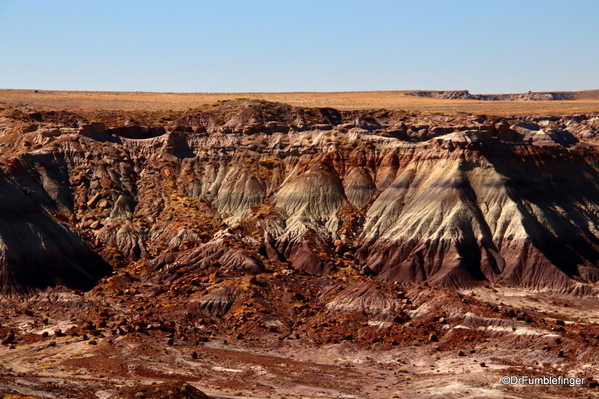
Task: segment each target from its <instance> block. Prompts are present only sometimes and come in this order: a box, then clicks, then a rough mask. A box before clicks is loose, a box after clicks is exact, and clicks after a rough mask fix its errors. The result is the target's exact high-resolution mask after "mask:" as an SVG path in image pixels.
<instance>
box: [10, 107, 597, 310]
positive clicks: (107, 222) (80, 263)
mask: <svg viewBox="0 0 599 399" xmlns="http://www.w3.org/2000/svg"><path fill="white" fill-rule="evenodd" d="M2 115H3V116H2V118H1V119H0V148H2V158H1V159H0V162H1V165H2V171H1V173H0V185H1V186H2V189H1V190H0V196H1V197H2V198H1V201H0V206H1V207H2V208H1V209H2V212H1V213H0V218H1V221H0V242H1V243H2V244H1V245H0V262H1V263H0V265H1V270H2V274H1V275H2V280H1V283H2V291H3V292H4V293H8V294H11V293H19V292H32V291H35V290H38V289H40V288H44V287H48V286H55V285H65V286H67V287H71V288H80V289H87V288H90V287H91V286H92V284H93V282H94V281H96V280H98V279H99V278H101V277H102V276H104V275H106V274H108V273H110V269H111V268H112V269H119V268H124V267H126V268H131V269H132V270H133V269H135V268H137V269H140V270H141V269H143V270H145V271H146V272H145V273H147V274H148V276H149V277H148V278H150V279H151V280H152V281H154V282H155V283H156V284H162V283H163V282H165V281H173V280H176V279H177V278H179V277H180V276H184V275H186V274H188V273H193V272H194V270H195V271H200V270H201V271H209V272H218V273H220V274H221V275H224V276H232V277H234V276H242V275H246V274H256V273H265V272H266V273H270V272H273V271H277V270H282V269H283V268H287V267H289V268H291V269H292V270H293V269H295V270H298V271H301V272H304V273H308V274H310V275H316V276H318V275H331V274H334V273H336V272H337V271H339V270H346V271H348V270H353V271H354V272H355V273H356V274H359V275H362V276H364V277H367V278H371V279H374V280H379V281H383V282H397V283H417V282H428V283H430V284H434V285H439V286H442V287H446V288H464V287H473V286H477V285H488V284H498V285H509V286H519V287H525V288H529V289H536V290H550V291H556V292H560V293H576V294H596V293H597V289H596V286H595V283H596V282H597V280H598V279H599V231H598V230H597V223H598V217H599V183H598V182H599V180H598V179H597V176H598V173H599V171H598V169H599V164H598V162H597V161H598V159H599V158H598V156H597V154H598V153H597V151H596V149H595V136H596V134H597V132H598V130H599V116H597V115H566V116H562V117H527V118H516V117H514V118H494V117H488V116H484V115H478V116H475V115H462V116H443V115H422V114H413V113H407V112H402V111H386V110H373V111H371V112H364V111H337V110H335V109H329V108H311V109H308V108H297V107H292V106H288V105H285V104H279V103H269V102H265V101H258V100H243V99H240V100H236V101H222V102H219V103H216V104H213V105H207V106H204V107H201V108H197V109H190V110H187V111H185V112H179V113H175V112H172V113H168V114H165V113H163V112H162V113H161V112H155V113H149V112H141V111H140V112H116V111H115V112H97V113H89V112H88V113H79V114H77V113H69V112H50V111H48V112H44V111H39V112H33V111H32V112H29V113H28V112H23V111H16V110H11V109H5V110H3V111H2ZM227 292H228V293H227V294H226V295H225V297H228V298H233V297H235V290H232V291H230V292H229V291H227ZM219 298H220V297H219ZM219 301H220V299H219ZM219 301H217V302H210V301H209V300H208V299H207V300H205V302H201V305H200V306H205V307H208V308H210V309H211V312H217V313H218V312H222V311H226V310H223V309H224V308H226V307H227V306H229V305H226V303H221V302H219Z"/></svg>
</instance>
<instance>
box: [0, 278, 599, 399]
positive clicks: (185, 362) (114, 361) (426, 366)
mask: <svg viewBox="0 0 599 399" xmlns="http://www.w3.org/2000/svg"><path fill="white" fill-rule="evenodd" d="M423 293H426V289H425V291H423ZM429 294H430V293H429ZM423 295H424V294H423ZM427 295H428V294H427ZM459 295H460V297H462V298H463V301H464V302H462V303H463V304H467V307H468V306H469V307H470V309H472V311H473V312H476V314H475V313H471V312H465V313H456V312H455V311H452V312H450V314H452V315H453V316H449V318H448V320H449V321H443V320H438V324H439V326H438V327H442V329H443V330H444V332H442V333H440V334H439V339H438V340H437V339H433V340H428V341H422V340H420V341H419V342H416V341H414V343H413V344H412V345H390V344H387V343H385V342H382V341H381V342H376V340H374V341H373V342H371V343H370V344H366V345H356V344H355V342H351V341H341V342H336V343H331V344H322V345H320V344H314V343H312V342H311V340H309V339H294V338H293V337H289V336H288V337H283V336H281V335H280V334H276V333H272V332H268V331H266V332H264V333H261V334H258V335H254V336H253V338H252V339H239V338H235V337H231V336H227V335H226V334H225V335H218V336H214V337H213V338H211V339H210V340H208V341H207V342H199V341H194V340H187V339H175V340H174V342H173V343H172V344H171V345H167V344H165V342H164V337H162V336H161V335H160V333H158V332H157V333H153V332H145V333H144V332H141V333H137V332H133V333H128V334H125V335H122V334H119V333H115V332H114V331H111V330H110V329H109V328H99V329H98V330H96V331H95V332H94V333H93V335H92V334H90V336H87V335H83V334H77V333H67V334H64V332H65V331H68V328H69V326H72V325H73V326H74V325H75V324H76V323H75V322H74V321H73V320H74V319H76V318H75V317H72V316H71V317H70V318H69V317H68V316H69V314H77V312H76V311H73V310H72V311H70V312H67V313H65V312H64V311H54V310H52V309H48V308H47V307H44V308H42V307H35V304H34V303H33V302H32V303H30V304H29V305H28V306H27V307H28V308H29V309H40V310H39V311H37V310H36V311H35V313H34V314H33V316H30V315H29V314H23V312H20V313H19V311H17V310H12V309H11V307H10V306H9V304H8V303H5V304H4V309H5V310H4V319H3V322H2V326H3V327H4V328H6V327H9V326H10V327H11V328H12V331H18V330H20V331H23V332H24V331H27V333H26V334H23V335H17V338H15V339H14V340H13V342H11V343H8V344H5V345H1V346H0V363H1V364H0V395H2V394H4V395H9V394H11V395H22V396H27V395H28V396H31V397H34V398H104V399H107V398H109V397H110V395H111V394H113V393H114V391H115V390H116V389H118V388H120V387H127V386H129V387H130V386H146V387H152V384H156V383H162V382H171V381H185V382H187V383H188V384H191V385H192V386H195V387H196V388H198V389H200V390H201V391H203V392H205V393H206V394H208V395H211V396H213V397H215V398H237V397H240V398H305V399H308V398H345V399H350V398H403V397H410V398H570V397H585V398H596V397H599V392H598V390H597V388H595V387H594V386H593V379H594V378H597V366H598V365H599V359H598V358H597V356H596V348H597V342H596V341H597V337H598V336H597V335H596V334H595V333H594V331H593V330H594V329H595V323H596V318H597V316H598V315H599V307H598V305H597V304H596V302H595V301H593V300H591V299H584V298H573V297H571V296H565V295H556V294H549V293H531V292H529V291H521V290H517V289H512V288H501V287H500V288H478V289H475V290H467V291H462V292H461V293H459ZM67 296H69V295H66V294H65V296H64V298H63V300H66V299H68V298H67ZM73 298H75V297H74V296H73ZM38 300H39V298H38ZM72 302H74V303H76V305H74V307H73V308H75V309H76V308H82V309H83V308H85V307H86V306H92V305H93V302H94V299H93V298H92V297H89V298H87V295H84V296H83V297H77V299H73V301H72ZM415 302H416V303H417V302H418V300H417V298H415ZM430 304H431V302H430V301H426V302H423V304H421V305H420V306H415V307H414V310H413V312H412V316H413V319H412V321H411V322H410V323H407V324H406V325H404V326H401V325H396V326H392V327H381V328H380V334H381V336H383V335H388V334H390V333H391V332H392V331H391V330H397V329H403V330H404V331H406V334H417V332H414V331H416V330H418V329H420V330H423V331H422V332H423V333H424V334H425V335H426V333H427V331H426V330H427V327H426V326H425V325H423V324H422V322H420V321H419V320H425V319H426V317H428V316H430V315H428V314H427V312H436V311H438V310H434V309H432V308H431V307H430V306H431V305H430ZM498 304H499V306H500V307H501V309H504V310H506V309H507V310H511V311H512V312H514V314H509V313H508V314H507V316H508V317H504V316H501V317H483V316H482V315H481V314H480V311H478V312H477V311H476V309H479V308H480V307H481V306H482V307H495V306H497V305H498ZM443 306H446V307H447V308H448V310H449V309H452V307H453V306H455V304H452V303H450V302H444V305H443ZM38 312H39V313H38ZM516 313H517V314H516ZM30 314H31V313H30ZM522 315H527V316H530V319H526V320H524V317H523V316H522ZM509 316H514V317H511V318H510V317H509ZM459 320H461V322H460V321H459ZM441 324H444V325H441ZM57 328H60V329H61V330H62V331H63V335H62V336H57V334H55V333H54V331H55V330H56V329H57ZM409 328H414V329H415V330H414V331H411V330H408V329H409ZM44 332H47V333H48V334H46V336H44V335H42V334H43V333H44ZM314 334H315V335H317V334H319V332H318V331H314ZM589 334H590V335H589ZM504 376H510V377H511V376H514V377H530V378H533V377H560V376H562V377H568V378H584V383H583V384H581V385H575V386H569V385H567V384H566V385H564V384H558V385H529V384H526V383H523V384H514V385H506V384H504V383H502V377H504ZM140 397H141V396H140Z"/></svg>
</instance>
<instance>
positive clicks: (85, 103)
mask: <svg viewBox="0 0 599 399" xmlns="http://www.w3.org/2000/svg"><path fill="white" fill-rule="evenodd" d="M577 93H586V94H584V95H583V94H581V95H578V96H575V98H578V99H577V100H569V101H478V100H448V99H436V98H426V97H415V96H410V95H407V92H404V91H370V92H338V93H333V92H327V93H308V92H297V93H147V92H91V91H51V90H7V89H3V90H0V107H8V106H18V107H28V108H33V109H70V110H99V109H119V110H133V109H144V110H182V109H187V108H194V107H198V106H201V105H203V104H208V103H214V102H216V101H218V100H232V99H237V98H256V99H264V100H268V101H273V102H283V103H287V104H290V105H295V106H300V107H331V108H337V109H380V108H385V109H402V110H408V111H421V112H439V113H444V114H456V113H472V114H489V115H564V114H570V113H585V112H597V111H599V96H598V95H596V94H594V93H595V91H588V92H577Z"/></svg>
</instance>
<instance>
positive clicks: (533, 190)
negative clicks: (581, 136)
mask: <svg viewBox="0 0 599 399" xmlns="http://www.w3.org/2000/svg"><path fill="white" fill-rule="evenodd" d="M482 152H483V154H484V155H485V156H486V157H487V159H488V160H489V162H491V163H492V164H493V166H494V167H495V170H496V171H497V172H498V173H500V174H502V175H504V176H506V178H507V179H506V182H505V187H506V190H507V193H508V195H509V196H510V198H511V199H512V200H513V201H515V202H516V203H517V204H518V209H519V211H520V213H521V214H522V216H523V226H524V229H525V230H526V232H527V234H528V235H529V237H530V239H531V241H532V245H533V246H534V247H535V248H537V249H538V250H539V251H540V252H541V253H542V254H543V256H545V257H546V258H547V259H548V260H549V261H550V262H551V263H552V264H553V265H555V266H556V267H557V268H559V269H560V270H561V271H563V272H564V273H566V274H567V275H569V276H571V277H574V278H575V277H578V276H579V275H580V272H579V267H580V266H582V265H586V266H589V265H591V266H593V267H597V265H599V238H597V237H596V236H595V235H593V234H592V233H591V232H590V231H589V227H588V222H589V221H590V222H591V223H592V224H594V225H597V223H598V222H599V219H598V218H597V216H596V215H594V214H592V213H591V212H588V211H585V210H584V209H583V207H582V206H581V205H582V204H593V205H594V206H596V205H597V204H599V188H598V187H597V182H599V174H598V173H597V171H596V170H595V169H594V168H593V167H592V166H591V165H589V164H588V162H587V161H586V160H585V158H584V156H583V155H584V154H581V153H575V152H573V151H568V150H564V149H561V148H537V147H533V146H522V145H520V146H507V145H503V146H502V148H500V149H498V148H483V149H482ZM586 155H587V156H588V155H589V154H586ZM590 156H596V154H590ZM528 204H533V205H534V206H536V207H537V212H539V211H540V212H541V213H542V215H543V219H544V222H545V223H542V222H541V221H540V220H539V219H538V217H537V215H534V214H533V213H532V212H531V211H530V210H529V206H528Z"/></svg>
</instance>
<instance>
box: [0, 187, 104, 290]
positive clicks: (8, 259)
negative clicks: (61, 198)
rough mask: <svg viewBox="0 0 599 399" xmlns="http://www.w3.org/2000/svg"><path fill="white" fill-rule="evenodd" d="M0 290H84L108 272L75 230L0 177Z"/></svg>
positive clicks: (102, 262) (98, 257)
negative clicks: (60, 286) (60, 287)
mask: <svg viewBox="0 0 599 399" xmlns="http://www.w3.org/2000/svg"><path fill="white" fill-rule="evenodd" d="M0 244H1V245H0V293H1V294H5V295H14V294H29V293H32V292H34V291H36V290H38V289H44V288H47V287H52V286H57V285H63V286H66V287H68V288H72V289H82V290H88V289H91V288H92V287H93V285H94V284H95V283H96V282H97V281H98V280H99V279H100V278H102V277H104V276H106V275H108V274H109V273H110V272H111V268H110V266H108V265H107V264H106V263H105V262H104V261H103V260H102V259H101V258H100V256H98V255H97V254H96V253H94V252H93V251H92V250H91V248H90V247H89V246H88V245H87V244H86V243H84V242H83V241H82V240H81V239H80V238H79V237H78V236H77V235H76V234H74V233H73V232H71V231H70V230H68V229H67V228H66V227H64V226H62V225H61V224H59V223H58V222H57V221H55V220H54V219H53V218H52V217H51V216H50V215H49V214H48V213H47V212H46V211H45V210H44V209H43V208H42V207H41V205H40V204H38V203H37V202H36V201H35V200H34V199H32V198H31V197H29V196H28V195H26V194H24V193H23V192H22V191H21V190H20V189H19V188H18V187H16V186H15V185H14V184H12V183H10V182H9V181H8V180H7V179H6V178H5V177H4V176H3V175H0Z"/></svg>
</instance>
